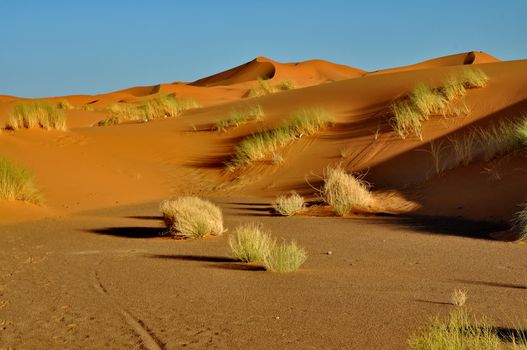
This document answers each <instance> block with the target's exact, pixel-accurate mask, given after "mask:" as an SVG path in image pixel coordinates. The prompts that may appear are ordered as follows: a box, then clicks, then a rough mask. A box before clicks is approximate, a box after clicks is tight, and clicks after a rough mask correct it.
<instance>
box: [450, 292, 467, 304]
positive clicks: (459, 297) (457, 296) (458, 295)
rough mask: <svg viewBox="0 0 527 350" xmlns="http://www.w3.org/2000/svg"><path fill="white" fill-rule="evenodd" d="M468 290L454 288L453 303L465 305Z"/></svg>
mask: <svg viewBox="0 0 527 350" xmlns="http://www.w3.org/2000/svg"><path fill="white" fill-rule="evenodd" d="M467 293H468V292H467V291H466V290H465V289H454V292H452V296H451V302H452V305H456V306H463V305H465V303H466V302H467V298H468V297H467Z"/></svg>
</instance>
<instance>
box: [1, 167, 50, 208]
mask: <svg viewBox="0 0 527 350" xmlns="http://www.w3.org/2000/svg"><path fill="white" fill-rule="evenodd" d="M0 199H6V200H21V201H26V202H30V203H40V202H41V196H40V193H39V192H38V191H37V189H36V188H35V185H34V184H33V175H31V173H30V172H29V171H27V170H26V169H24V168H22V167H21V166H19V165H17V164H15V163H13V162H11V161H10V160H8V159H6V158H1V157H0Z"/></svg>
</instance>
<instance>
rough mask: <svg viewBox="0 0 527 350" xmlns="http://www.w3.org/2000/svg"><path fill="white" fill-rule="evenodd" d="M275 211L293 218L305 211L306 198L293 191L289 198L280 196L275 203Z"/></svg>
mask: <svg viewBox="0 0 527 350" xmlns="http://www.w3.org/2000/svg"><path fill="white" fill-rule="evenodd" d="M273 208H274V210H275V211H276V212H277V213H279V214H280V215H284V216H291V215H295V214H296V213H298V212H300V211H302V210H303V209H304V198H303V197H302V196H301V195H299V194H298V193H296V192H295V191H292V192H291V194H290V195H289V196H279V197H278V198H276V200H275V201H274V203H273Z"/></svg>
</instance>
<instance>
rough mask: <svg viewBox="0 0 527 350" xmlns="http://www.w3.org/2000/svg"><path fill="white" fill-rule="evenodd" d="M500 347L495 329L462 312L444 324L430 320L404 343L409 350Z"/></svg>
mask: <svg viewBox="0 0 527 350" xmlns="http://www.w3.org/2000/svg"><path fill="white" fill-rule="evenodd" d="M500 343H501V342H500V338H499V336H498V334H497V331H496V329H495V328H493V327H490V326H489V325H488V322H487V321H486V320H484V319H483V320H479V321H478V320H477V319H476V318H475V317H473V316H471V315H470V314H469V313H468V311H466V310H465V309H458V310H456V311H454V312H452V313H450V315H449V318H448V320H447V321H446V322H442V321H441V320H439V319H437V318H436V319H434V320H433V321H432V323H431V324H430V325H429V326H427V327H426V328H424V329H423V331H422V333H421V334H419V335H414V336H412V337H410V339H409V340H408V345H409V346H410V349H412V350H491V349H496V350H497V349H501V348H502V347H501V344H500Z"/></svg>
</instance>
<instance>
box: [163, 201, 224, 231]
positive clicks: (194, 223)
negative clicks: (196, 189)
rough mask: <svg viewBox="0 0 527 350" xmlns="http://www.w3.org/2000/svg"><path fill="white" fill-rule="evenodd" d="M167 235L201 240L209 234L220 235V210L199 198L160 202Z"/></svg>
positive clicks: (221, 221) (221, 227)
mask: <svg viewBox="0 0 527 350" xmlns="http://www.w3.org/2000/svg"><path fill="white" fill-rule="evenodd" d="M159 210H160V211H161V213H162V214H163V218H164V220H165V224H166V226H167V228H168V230H169V233H170V234H172V235H174V236H177V237H181V238H201V237H204V236H207V235H209V234H212V235H221V234H223V232H224V229H223V216H222V213H221V209H220V208H218V207H217V206H216V205H214V204H213V203H211V202H209V201H207V200H204V199H201V198H199V197H193V196H184V197H178V198H176V199H173V200H165V201H163V202H161V205H160V207H159Z"/></svg>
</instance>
